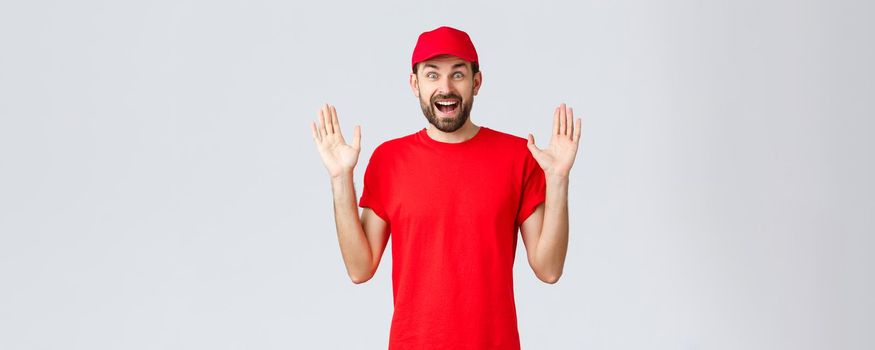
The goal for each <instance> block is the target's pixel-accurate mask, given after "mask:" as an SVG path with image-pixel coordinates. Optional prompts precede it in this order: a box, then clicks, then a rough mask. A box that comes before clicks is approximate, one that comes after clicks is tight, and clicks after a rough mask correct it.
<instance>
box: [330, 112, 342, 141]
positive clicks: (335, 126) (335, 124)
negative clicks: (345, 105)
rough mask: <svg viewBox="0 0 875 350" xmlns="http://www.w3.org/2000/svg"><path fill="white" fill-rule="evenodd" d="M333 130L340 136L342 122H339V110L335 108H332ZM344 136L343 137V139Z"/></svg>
mask: <svg viewBox="0 0 875 350" xmlns="http://www.w3.org/2000/svg"><path fill="white" fill-rule="evenodd" d="M330 108H331V128H332V129H334V132H336V133H338V134H340V133H341V132H340V121H339V120H337V110H336V109H334V106H331V107H330ZM342 136H343V135H341V137H342Z"/></svg>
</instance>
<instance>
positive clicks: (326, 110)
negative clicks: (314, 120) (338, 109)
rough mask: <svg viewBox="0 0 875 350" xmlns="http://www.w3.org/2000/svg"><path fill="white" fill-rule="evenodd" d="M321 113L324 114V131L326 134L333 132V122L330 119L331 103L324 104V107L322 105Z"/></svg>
mask: <svg viewBox="0 0 875 350" xmlns="http://www.w3.org/2000/svg"><path fill="white" fill-rule="evenodd" d="M322 113H324V114H325V131H326V132H327V133H328V135H331V134H334V127H333V126H332V125H333V122H332V121H331V105H329V104H327V103H326V104H325V107H322Z"/></svg>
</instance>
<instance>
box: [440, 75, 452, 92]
mask: <svg viewBox="0 0 875 350" xmlns="http://www.w3.org/2000/svg"><path fill="white" fill-rule="evenodd" d="M452 89H453V85H452V84H450V77H449V76H445V77H442V78H441V79H440V82H439V84H438V93H440V94H442V95H447V94H449V93H450V92H452Z"/></svg>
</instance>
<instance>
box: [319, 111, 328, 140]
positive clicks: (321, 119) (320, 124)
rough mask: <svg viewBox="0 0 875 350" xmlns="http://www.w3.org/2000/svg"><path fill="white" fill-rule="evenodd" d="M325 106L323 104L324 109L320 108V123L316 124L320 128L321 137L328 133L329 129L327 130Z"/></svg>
mask: <svg viewBox="0 0 875 350" xmlns="http://www.w3.org/2000/svg"><path fill="white" fill-rule="evenodd" d="M324 112H325V108H324V106H323V108H322V109H320V110H319V123H318V124H316V128H317V129H319V136H320V139H321V138H323V137H325V136H327V135H328V131H327V130H325V116H324V114H325V113H324Z"/></svg>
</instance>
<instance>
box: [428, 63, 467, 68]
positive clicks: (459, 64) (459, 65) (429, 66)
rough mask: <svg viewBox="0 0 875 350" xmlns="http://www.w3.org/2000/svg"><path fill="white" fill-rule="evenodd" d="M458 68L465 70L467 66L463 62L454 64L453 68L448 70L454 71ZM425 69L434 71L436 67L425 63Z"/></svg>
mask: <svg viewBox="0 0 875 350" xmlns="http://www.w3.org/2000/svg"><path fill="white" fill-rule="evenodd" d="M459 67H466V68H467V67H468V66H467V65H466V64H465V63H464V62H462V63H456V64H454V65H453V67H452V68H450V69H456V68H459ZM425 68H434V69H438V66H436V65H433V64H431V63H426V64H425Z"/></svg>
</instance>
